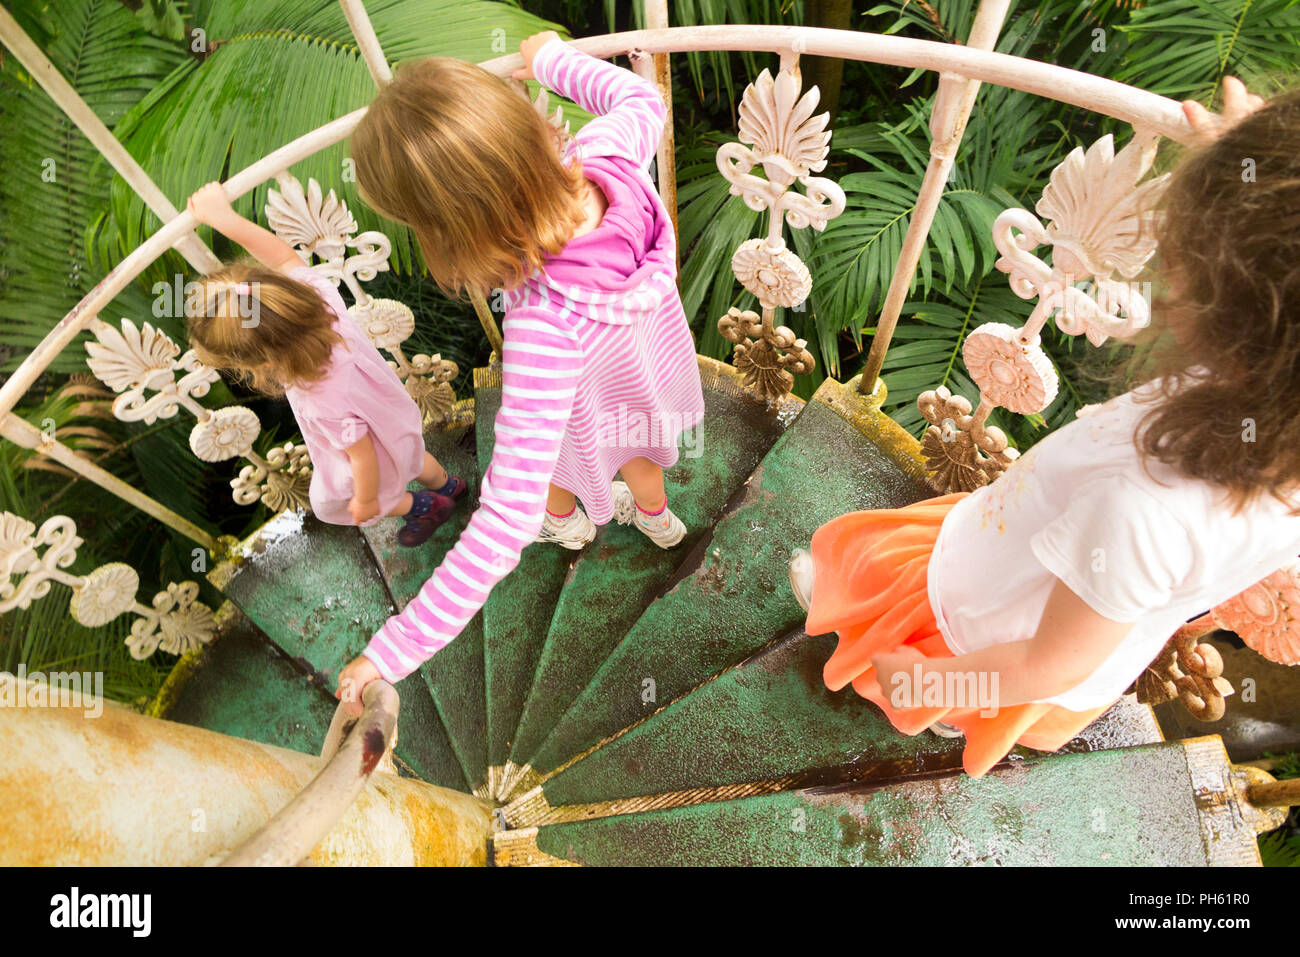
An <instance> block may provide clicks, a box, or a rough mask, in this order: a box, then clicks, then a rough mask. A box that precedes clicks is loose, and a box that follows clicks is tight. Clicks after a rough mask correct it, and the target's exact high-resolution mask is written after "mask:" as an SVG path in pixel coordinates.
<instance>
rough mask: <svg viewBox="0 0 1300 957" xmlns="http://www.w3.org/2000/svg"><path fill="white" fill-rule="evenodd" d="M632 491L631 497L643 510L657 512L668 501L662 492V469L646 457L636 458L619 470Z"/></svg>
mask: <svg viewBox="0 0 1300 957" xmlns="http://www.w3.org/2000/svg"><path fill="white" fill-rule="evenodd" d="M619 471H620V474H622V476H623V481H624V482H626V483H627V487H628V488H629V489H631V491H632V498H634V499H635V500H636V503H637V505H639V506H640V507H641V510H642V511H644V512H658V511H659V510H660V509H662V508H663V507H664V504H665V503H666V502H667V501H668V496H667V494H666V493H665V492H664V470H663V469H661V468H660V467H659V466H657V465H655V464H654V463H653V462H651V461H650V460H649V459H647V458H636V459H633V460H632V461H630V462H628V463H627V464H626V465H624V466H623V468H622V469H620V470H619Z"/></svg>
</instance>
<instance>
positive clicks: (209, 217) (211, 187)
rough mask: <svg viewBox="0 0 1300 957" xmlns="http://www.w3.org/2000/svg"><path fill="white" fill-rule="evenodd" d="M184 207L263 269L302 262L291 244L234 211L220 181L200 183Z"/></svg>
mask: <svg viewBox="0 0 1300 957" xmlns="http://www.w3.org/2000/svg"><path fill="white" fill-rule="evenodd" d="M186 208H188V209H189V211H190V213H191V214H193V216H194V218H195V219H197V220H198V221H199V222H201V223H203V224H204V225H205V226H211V227H212V228H213V229H215V230H216V231H217V232H219V233H221V234H222V235H223V236H225V237H226V238H227V239H229V240H230V241H231V242H236V243H239V245H241V246H243V247H244V248H245V249H246V250H248V252H249V255H251V256H252V257H253V258H254V259H256V260H257V261H258V262H260V263H261V264H262V265H263V266H265V267H266V268H267V269H274V270H276V271H277V272H288V271H289V270H290V269H298V268H299V267H301V266H302V265H303V262H302V259H301V258H300V257H299V256H298V254H297V253H296V252H294V249H293V247H292V246H290V245H289V244H288V243H286V242H285V241H284V240H283V239H281V238H280V237H279V236H277V235H276V234H275V233H273V232H271V231H270V230H269V229H263V228H262V227H261V226H259V225H257V223H255V222H252V221H251V220H248V219H245V218H244V217H243V216H240V215H239V214H238V213H237V212H235V211H234V209H232V208H231V205H230V200H228V199H227V198H226V190H225V187H223V186H222V185H221V184H220V183H217V182H212V183H208V184H207V185H206V186H203V187H200V188H199V189H198V190H196V191H195V193H194V195H193V196H191V197H190V199H189V203H188V204H187V207H186Z"/></svg>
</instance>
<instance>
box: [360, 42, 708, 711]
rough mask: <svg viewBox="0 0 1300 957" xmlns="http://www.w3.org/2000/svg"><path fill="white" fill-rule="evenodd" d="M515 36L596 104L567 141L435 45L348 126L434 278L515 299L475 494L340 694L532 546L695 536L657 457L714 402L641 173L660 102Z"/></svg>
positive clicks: (400, 658)
mask: <svg viewBox="0 0 1300 957" xmlns="http://www.w3.org/2000/svg"><path fill="white" fill-rule="evenodd" d="M522 53H523V56H524V63H525V67H524V69H523V70H520V71H518V72H517V73H516V77H518V78H521V79H526V78H533V77H535V78H536V79H537V80H539V81H540V82H541V83H542V84H543V85H544V86H546V87H548V88H549V89H551V90H553V91H555V92H556V93H558V94H560V95H561V96H564V97H567V98H569V99H571V100H573V101H574V102H576V103H577V104H578V105H579V106H581V107H582V108H583V109H585V110H587V111H588V112H590V113H592V114H593V115H594V116H595V119H593V120H592V121H591V122H589V123H588V124H587V125H586V126H585V127H584V128H583V129H582V131H581V132H580V133H578V135H577V136H576V137H575V138H574V140H573V142H572V143H571V144H568V145H567V146H565V145H564V144H563V142H562V140H561V139H560V134H559V133H558V131H556V130H555V129H554V128H553V127H551V125H550V124H548V123H547V122H546V120H545V119H544V118H543V117H542V116H540V115H539V114H538V113H537V112H536V111H535V110H534V109H533V108H532V107H531V106H530V105H529V104H528V103H527V102H526V101H525V100H524V98H523V97H521V96H519V94H518V93H517V92H515V91H514V90H512V89H510V88H509V86H508V85H507V84H506V83H504V82H502V81H501V80H500V79H498V78H496V77H494V76H492V75H491V74H489V73H487V72H486V71H484V70H482V69H480V68H479V67H476V66H473V65H470V64H466V63H462V62H460V61H457V60H449V59H442V58H433V59H428V60H422V61H419V62H416V63H413V64H410V65H407V66H405V67H403V68H401V69H399V71H398V74H397V77H396V79H395V80H394V81H393V82H392V83H391V84H390V85H389V86H388V87H386V88H385V89H384V90H382V91H381V92H380V94H379V96H378V97H377V98H376V100H375V102H374V103H373V104H372V105H371V107H370V108H369V110H368V111H367V115H366V117H365V118H364V119H363V120H362V122H361V124H360V126H359V127H358V128H357V131H356V133H355V134H354V137H353V153H354V156H355V159H356V168H357V179H358V183H359V185H360V187H361V191H362V194H363V195H364V196H365V198H366V199H367V201H368V202H370V204H371V205H373V206H375V207H376V208H377V209H379V210H381V211H383V212H384V213H385V214H386V215H389V216H391V217H393V218H394V219H398V220H401V221H403V222H406V223H408V224H409V225H410V226H411V227H412V229H413V231H414V232H415V234H416V236H417V237H418V239H419V241H420V245H421V248H422V249H423V251H424V254H425V261H426V263H427V264H428V266H429V271H430V273H431V274H432V275H433V277H434V279H435V280H436V281H437V282H438V283H439V285H440V286H442V287H443V288H444V289H445V290H447V291H448V292H450V293H452V294H460V293H462V292H464V291H465V290H467V289H470V288H477V289H479V290H490V289H497V288H500V289H502V290H503V293H502V295H503V300H504V303H505V318H504V321H503V333H504V346H503V349H502V355H501V367H502V395H501V409H500V411H499V412H498V414H497V417H496V424H495V446H494V449H493V454H492V461H491V464H490V465H489V467H488V469H487V472H486V473H485V475H484V477H483V485H482V490H481V495H480V499H479V507H478V510H477V511H476V512H475V513H474V515H473V517H472V518H471V519H470V522H469V525H468V527H467V528H466V529H465V531H464V533H463V534H462V535H461V537H460V540H459V541H458V542H457V543H456V545H455V547H454V548H452V550H451V551H450V552H448V554H447V556H446V558H445V559H444V561H443V562H442V564H441V566H440V567H439V568H438V569H437V570H436V571H435V572H434V573H433V576H432V577H431V578H430V579H429V580H428V582H426V583H425V585H424V587H423V588H422V589H421V591H420V593H419V595H417V596H416V598H415V599H413V600H412V601H411V602H410V604H409V605H408V606H407V607H406V610H405V611H404V612H402V613H401V614H399V615H395V616H394V617H392V618H390V619H389V620H388V621H387V622H386V623H385V624H384V626H383V627H382V628H381V629H380V630H379V632H378V633H377V634H376V635H375V636H374V637H373V638H372V639H371V641H370V643H369V645H368V646H367V648H366V650H365V652H364V654H363V655H362V656H361V657H360V658H358V659H357V660H355V661H353V662H352V663H351V664H350V665H348V666H347V668H345V669H344V670H343V672H342V673H341V674H340V676H339V691H338V695H339V697H340V698H343V699H344V700H348V701H351V702H353V704H354V706H355V709H356V710H359V709H360V705H359V700H360V692H361V689H362V688H363V687H364V686H365V685H366V684H367V683H368V682H369V681H371V680H374V679H375V678H378V677H383V678H385V679H387V680H388V681H398V680H400V679H401V678H404V677H406V676H407V675H408V674H410V673H411V672H413V671H414V670H415V669H416V668H418V667H419V666H420V664H421V663H422V662H424V661H425V660H427V659H428V658H429V657H430V656H431V655H433V654H434V653H435V652H437V651H438V650H439V649H440V648H442V647H443V646H444V645H446V644H447V643H448V642H450V641H451V640H452V639H453V638H455V637H456V635H457V634H459V633H460V631H461V629H462V628H463V627H464V626H465V624H466V622H468V621H469V620H470V618H472V617H473V616H474V614H475V613H476V612H477V611H478V610H479V609H480V608H481V607H482V606H483V603H484V601H485V600H486V599H487V596H488V593H489V592H490V591H491V589H492V587H493V586H494V585H495V584H496V583H497V582H498V581H499V580H500V579H501V578H503V577H504V576H505V575H507V574H508V573H509V572H510V571H511V570H512V569H513V568H514V567H515V566H516V565H517V564H518V562H519V557H520V553H521V551H522V550H523V549H524V547H525V546H527V545H529V544H530V543H532V542H534V541H539V542H550V543H555V544H558V545H561V546H563V547H566V548H571V549H580V548H582V547H583V546H585V545H586V544H587V543H589V542H590V541H591V540H592V539H593V538H594V537H595V534H596V526H597V525H603V524H605V523H607V522H609V521H610V519H611V518H613V519H616V520H618V521H621V522H624V523H631V524H634V525H635V526H636V527H637V528H638V529H640V530H641V531H642V532H643V533H644V534H645V535H646V536H647V537H648V538H650V539H651V541H653V542H654V543H655V544H656V545H659V546H660V547H662V548H670V547H672V546H674V545H676V544H678V543H679V542H680V541H681V540H682V538H683V536H684V535H685V534H686V529H685V526H684V525H683V524H682V523H681V521H680V520H678V519H677V517H676V516H675V515H673V513H672V511H671V510H670V509H669V508H668V501H667V496H666V494H665V492H664V480H663V470H664V469H665V468H668V467H670V466H672V465H674V464H675V463H676V461H677V441H678V437H679V435H680V434H681V433H682V432H684V431H686V430H688V429H691V428H693V427H695V426H696V425H697V424H698V423H699V422H700V420H701V419H702V418H703V415H704V399H703V394H702V391H701V387H700V376H699V368H698V366H697V364H696V358H695V344H694V341H693V339H692V337H691V333H690V330H689V327H688V325H687V321H686V315H685V313H684V311H683V309H682V304H681V300H680V299H679V297H678V294H677V287H676V283H675V279H676V272H677V270H676V238H675V236H674V234H673V226H672V221H671V219H670V218H669V215H668V211H667V210H666V209H665V207H664V204H663V201H662V200H661V199H660V198H659V195H658V193H657V192H656V191H655V188H654V186H653V184H652V183H651V180H650V176H649V174H648V171H647V167H648V165H649V162H650V160H651V158H652V157H653V156H654V154H655V150H656V149H657V147H658V144H659V140H660V137H661V136H662V134H663V127H664V120H665V116H666V109H665V107H664V103H663V100H662V98H661V97H660V95H659V92H658V91H657V90H656V89H655V87H654V86H653V85H652V84H650V83H647V82H646V81H644V80H642V79H640V78H638V77H637V76H636V75H635V74H632V73H630V72H628V71H626V70H623V69H620V68H618V67H616V66H613V65H611V64H608V63H605V62H603V61H601V60H598V59H595V58H593V57H590V56H587V55H586V54H584V53H581V52H579V51H577V50H575V49H573V48H572V47H569V46H568V45H566V44H564V43H563V42H561V41H560V39H559V37H558V36H557V35H556V34H554V33H542V34H538V35H537V36H534V37H530V38H529V39H528V40H526V41H524V43H523V46H522ZM617 474H621V476H622V479H623V481H621V482H619V481H614V477H615V475H617ZM578 499H581V502H582V504H581V505H579V504H578V501H577V500H578Z"/></svg>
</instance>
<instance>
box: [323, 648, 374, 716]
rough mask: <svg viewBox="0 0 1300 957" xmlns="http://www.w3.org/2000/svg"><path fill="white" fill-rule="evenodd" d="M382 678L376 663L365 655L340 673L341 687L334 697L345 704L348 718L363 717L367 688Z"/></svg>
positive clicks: (360, 656)
mask: <svg viewBox="0 0 1300 957" xmlns="http://www.w3.org/2000/svg"><path fill="white" fill-rule="evenodd" d="M382 678H383V675H381V674H380V673H379V669H378V668H376V667H375V664H374V662H373V661H371V660H370V659H369V658H367V657H366V656H365V655H358V656H357V657H356V658H354V659H352V661H350V662H348V664H347V667H345V668H344V669H343V670H342V671H340V672H339V686H338V688H337V689H335V691H334V697H336V698H338V699H339V701H341V702H342V703H343V707H344V709H345V710H346V711H347V714H348V717H350V718H358V717H360V716H361V712H362V710H363V700H364V695H365V691H366V687H367V686H368V685H369V684H370V683H371V682H373V681H379V680H381V679H382Z"/></svg>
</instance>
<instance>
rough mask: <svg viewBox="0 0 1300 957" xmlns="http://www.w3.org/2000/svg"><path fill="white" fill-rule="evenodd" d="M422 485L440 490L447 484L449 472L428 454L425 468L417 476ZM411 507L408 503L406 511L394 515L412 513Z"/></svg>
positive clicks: (426, 453)
mask: <svg viewBox="0 0 1300 957" xmlns="http://www.w3.org/2000/svg"><path fill="white" fill-rule="evenodd" d="M416 477H417V478H418V479H419V480H420V484H421V485H423V486H424V487H425V488H432V489H439V488H442V487H443V486H444V485H446V484H447V479H448V476H447V470H446V469H445V468H443V467H442V463H441V462H439V461H438V460H437V459H435V458H434V457H433V456H432V455H430V454H429V453H428V452H425V453H424V468H422V469H420V474H419V475H418V476H416ZM410 509H411V506H410V504H409V503H408V504H407V506H406V511H402V512H393V514H394V515H405V514H406V512H407V511H410Z"/></svg>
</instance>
